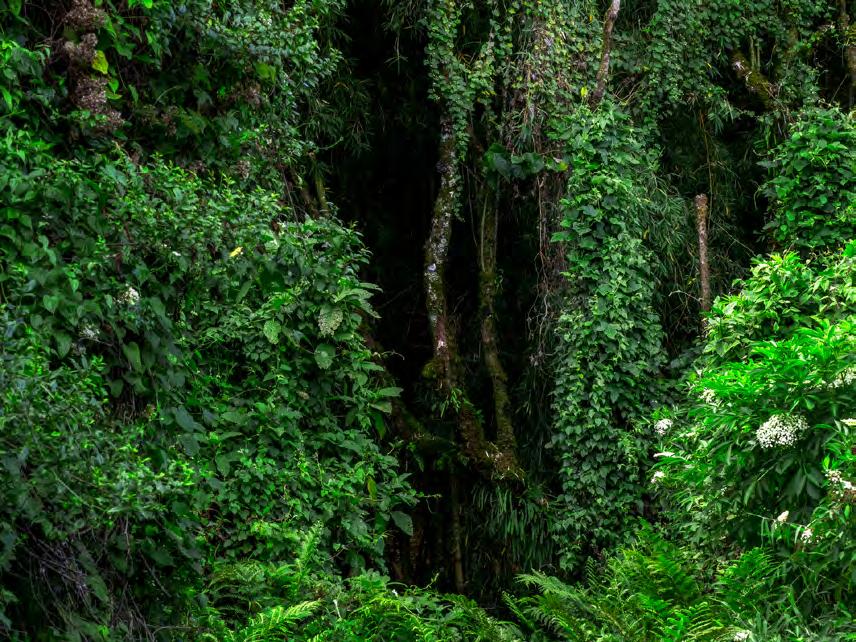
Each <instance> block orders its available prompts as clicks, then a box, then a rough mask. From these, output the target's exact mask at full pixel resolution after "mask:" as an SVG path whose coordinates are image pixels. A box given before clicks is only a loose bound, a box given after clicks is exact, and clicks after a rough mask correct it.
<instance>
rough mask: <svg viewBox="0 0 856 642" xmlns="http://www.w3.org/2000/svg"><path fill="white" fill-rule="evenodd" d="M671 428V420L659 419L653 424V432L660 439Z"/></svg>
mask: <svg viewBox="0 0 856 642" xmlns="http://www.w3.org/2000/svg"><path fill="white" fill-rule="evenodd" d="M671 428H672V420H671V419H661V420H660V421H658V422H657V423H656V424H654V432H656V433H657V434H658V435H660V436H661V437H662V436H663V435H665V434H666V433H667V432H669V430H671Z"/></svg>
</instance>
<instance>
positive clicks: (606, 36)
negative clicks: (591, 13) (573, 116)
mask: <svg viewBox="0 0 856 642" xmlns="http://www.w3.org/2000/svg"><path fill="white" fill-rule="evenodd" d="M620 8H621V0H612V4H611V5H610V6H609V10H608V11H607V12H606V18H605V19H604V21H603V50H602V53H601V55H600V68H598V70H597V79H596V80H595V86H594V91H593V92H592V93H591V97H590V98H589V105H590V106H591V108H592V109H595V108H596V107H597V106H598V105H599V104H600V101H601V100H603V95H604V94H605V93H606V81H607V78H609V59H610V56H611V55H612V30H613V28H614V27H615V21H616V19H617V18H618V10H619V9H620Z"/></svg>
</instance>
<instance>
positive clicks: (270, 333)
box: [262, 319, 282, 343]
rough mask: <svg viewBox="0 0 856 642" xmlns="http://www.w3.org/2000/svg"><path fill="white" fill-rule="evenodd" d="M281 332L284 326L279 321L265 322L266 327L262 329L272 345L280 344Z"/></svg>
mask: <svg viewBox="0 0 856 642" xmlns="http://www.w3.org/2000/svg"><path fill="white" fill-rule="evenodd" d="M281 330H282V326H281V325H280V324H279V322H278V321H274V320H273V319H270V320H269V321H265V326H264V328H262V332H264V333H265V336H266V337H267V340H268V341H270V342H271V343H279V333H280V331H281Z"/></svg>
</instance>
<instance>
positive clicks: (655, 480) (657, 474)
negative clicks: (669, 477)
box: [651, 470, 666, 484]
mask: <svg viewBox="0 0 856 642" xmlns="http://www.w3.org/2000/svg"><path fill="white" fill-rule="evenodd" d="M665 476H666V473H664V472H663V471H662V470H658V471H657V472H655V473H654V476H653V477H652V478H651V483H652V484H656V483H658V482H659V481H660V480H661V479H663V477H665Z"/></svg>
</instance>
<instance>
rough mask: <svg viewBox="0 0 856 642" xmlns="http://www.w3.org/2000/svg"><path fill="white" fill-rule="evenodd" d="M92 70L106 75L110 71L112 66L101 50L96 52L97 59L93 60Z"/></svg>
mask: <svg viewBox="0 0 856 642" xmlns="http://www.w3.org/2000/svg"><path fill="white" fill-rule="evenodd" d="M92 68H93V69H94V70H95V71H100V72H101V73H102V74H106V73H107V71H108V70H109V69H110V65H108V64H107V56H105V55H104V52H103V51H101V50H100V49H99V50H98V51H96V52H95V57H94V58H92Z"/></svg>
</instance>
